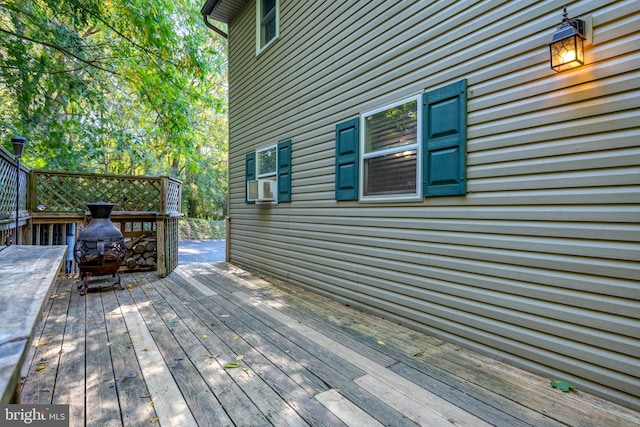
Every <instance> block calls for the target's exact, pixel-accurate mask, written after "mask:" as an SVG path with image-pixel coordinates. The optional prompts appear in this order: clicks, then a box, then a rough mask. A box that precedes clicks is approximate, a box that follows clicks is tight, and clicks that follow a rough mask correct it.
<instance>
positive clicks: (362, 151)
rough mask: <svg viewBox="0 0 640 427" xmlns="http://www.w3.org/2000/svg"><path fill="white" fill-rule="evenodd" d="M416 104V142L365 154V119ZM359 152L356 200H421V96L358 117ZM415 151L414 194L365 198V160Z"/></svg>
mask: <svg viewBox="0 0 640 427" xmlns="http://www.w3.org/2000/svg"><path fill="white" fill-rule="evenodd" d="M412 101H415V102H416V111H417V119H416V120H417V127H416V142H415V143H414V144H410V145H401V146H398V147H393V148H389V149H386V150H378V151H374V152H372V153H365V130H366V124H365V120H366V118H367V117H369V116H371V115H373V114H376V113H379V112H381V111H385V110H388V109H390V108H393V107H397V106H399V105H403V104H407V103H409V102H412ZM359 139H360V147H359V148H360V149H359V150H358V151H359V152H360V154H359V157H360V158H359V162H360V164H359V170H360V173H359V177H358V186H359V188H358V195H359V198H358V200H359V201H361V202H370V201H371V202H384V201H415V200H422V199H423V198H424V196H423V194H422V95H416V96H413V97H411V98H405V99H403V100H400V101H398V102H394V103H392V104H388V105H385V106H384V107H380V108H376V109H375V110H371V111H367V112H366V113H362V114H361V115H360V137H359ZM414 149H415V150H416V189H415V193H404V194H385V195H379V196H365V195H364V176H365V160H366V159H369V158H374V157H379V156H383V155H388V154H394V153H402V152H404V151H410V150H414Z"/></svg>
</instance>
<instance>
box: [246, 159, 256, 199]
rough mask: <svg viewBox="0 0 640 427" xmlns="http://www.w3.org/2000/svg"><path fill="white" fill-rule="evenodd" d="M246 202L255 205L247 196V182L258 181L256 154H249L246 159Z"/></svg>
mask: <svg viewBox="0 0 640 427" xmlns="http://www.w3.org/2000/svg"><path fill="white" fill-rule="evenodd" d="M244 168H245V169H244V201H245V203H250V204H255V202H253V201H251V202H250V201H249V200H248V198H249V195H248V194H247V182H249V181H253V180H254V179H256V153H255V152H254V153H249V154H247V155H246V156H245V158H244Z"/></svg>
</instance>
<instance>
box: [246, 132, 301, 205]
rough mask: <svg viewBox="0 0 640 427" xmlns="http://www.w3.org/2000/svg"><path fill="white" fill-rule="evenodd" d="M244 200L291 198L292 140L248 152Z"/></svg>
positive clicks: (280, 200)
mask: <svg viewBox="0 0 640 427" xmlns="http://www.w3.org/2000/svg"><path fill="white" fill-rule="evenodd" d="M245 186H246V192H245V202H246V203H251V204H253V203H256V202H270V203H271V204H277V203H283V202H290V201H291V140H290V139H289V140H286V141H280V142H279V143H277V144H275V145H270V146H268V147H265V148H261V149H259V150H256V151H253V152H250V153H247V155H246V156H245Z"/></svg>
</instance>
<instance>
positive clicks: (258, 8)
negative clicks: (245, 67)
mask: <svg viewBox="0 0 640 427" xmlns="http://www.w3.org/2000/svg"><path fill="white" fill-rule="evenodd" d="M275 2H276V4H275V7H274V13H275V15H276V16H275V21H276V34H275V35H274V36H273V38H272V39H271V40H269V41H268V42H266V43H265V44H264V46H261V44H262V32H263V30H264V27H263V25H262V0H256V56H257V55H259V54H260V53H261V52H263V51H264V50H266V49H267V48H268V47H269V46H271V45H272V44H273V43H274V42H275V41H276V40H278V37H280V0H275Z"/></svg>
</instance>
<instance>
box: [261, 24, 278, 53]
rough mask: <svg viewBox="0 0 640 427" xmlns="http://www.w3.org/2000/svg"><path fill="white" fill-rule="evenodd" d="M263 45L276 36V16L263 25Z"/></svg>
mask: <svg viewBox="0 0 640 427" xmlns="http://www.w3.org/2000/svg"><path fill="white" fill-rule="evenodd" d="M262 31H263V36H262V47H264V45H266V44H267V43H269V42H270V41H271V39H273V38H274V37H275V36H276V18H271V19H270V20H269V21H267V22H266V23H265V24H264V25H263V27H262Z"/></svg>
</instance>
